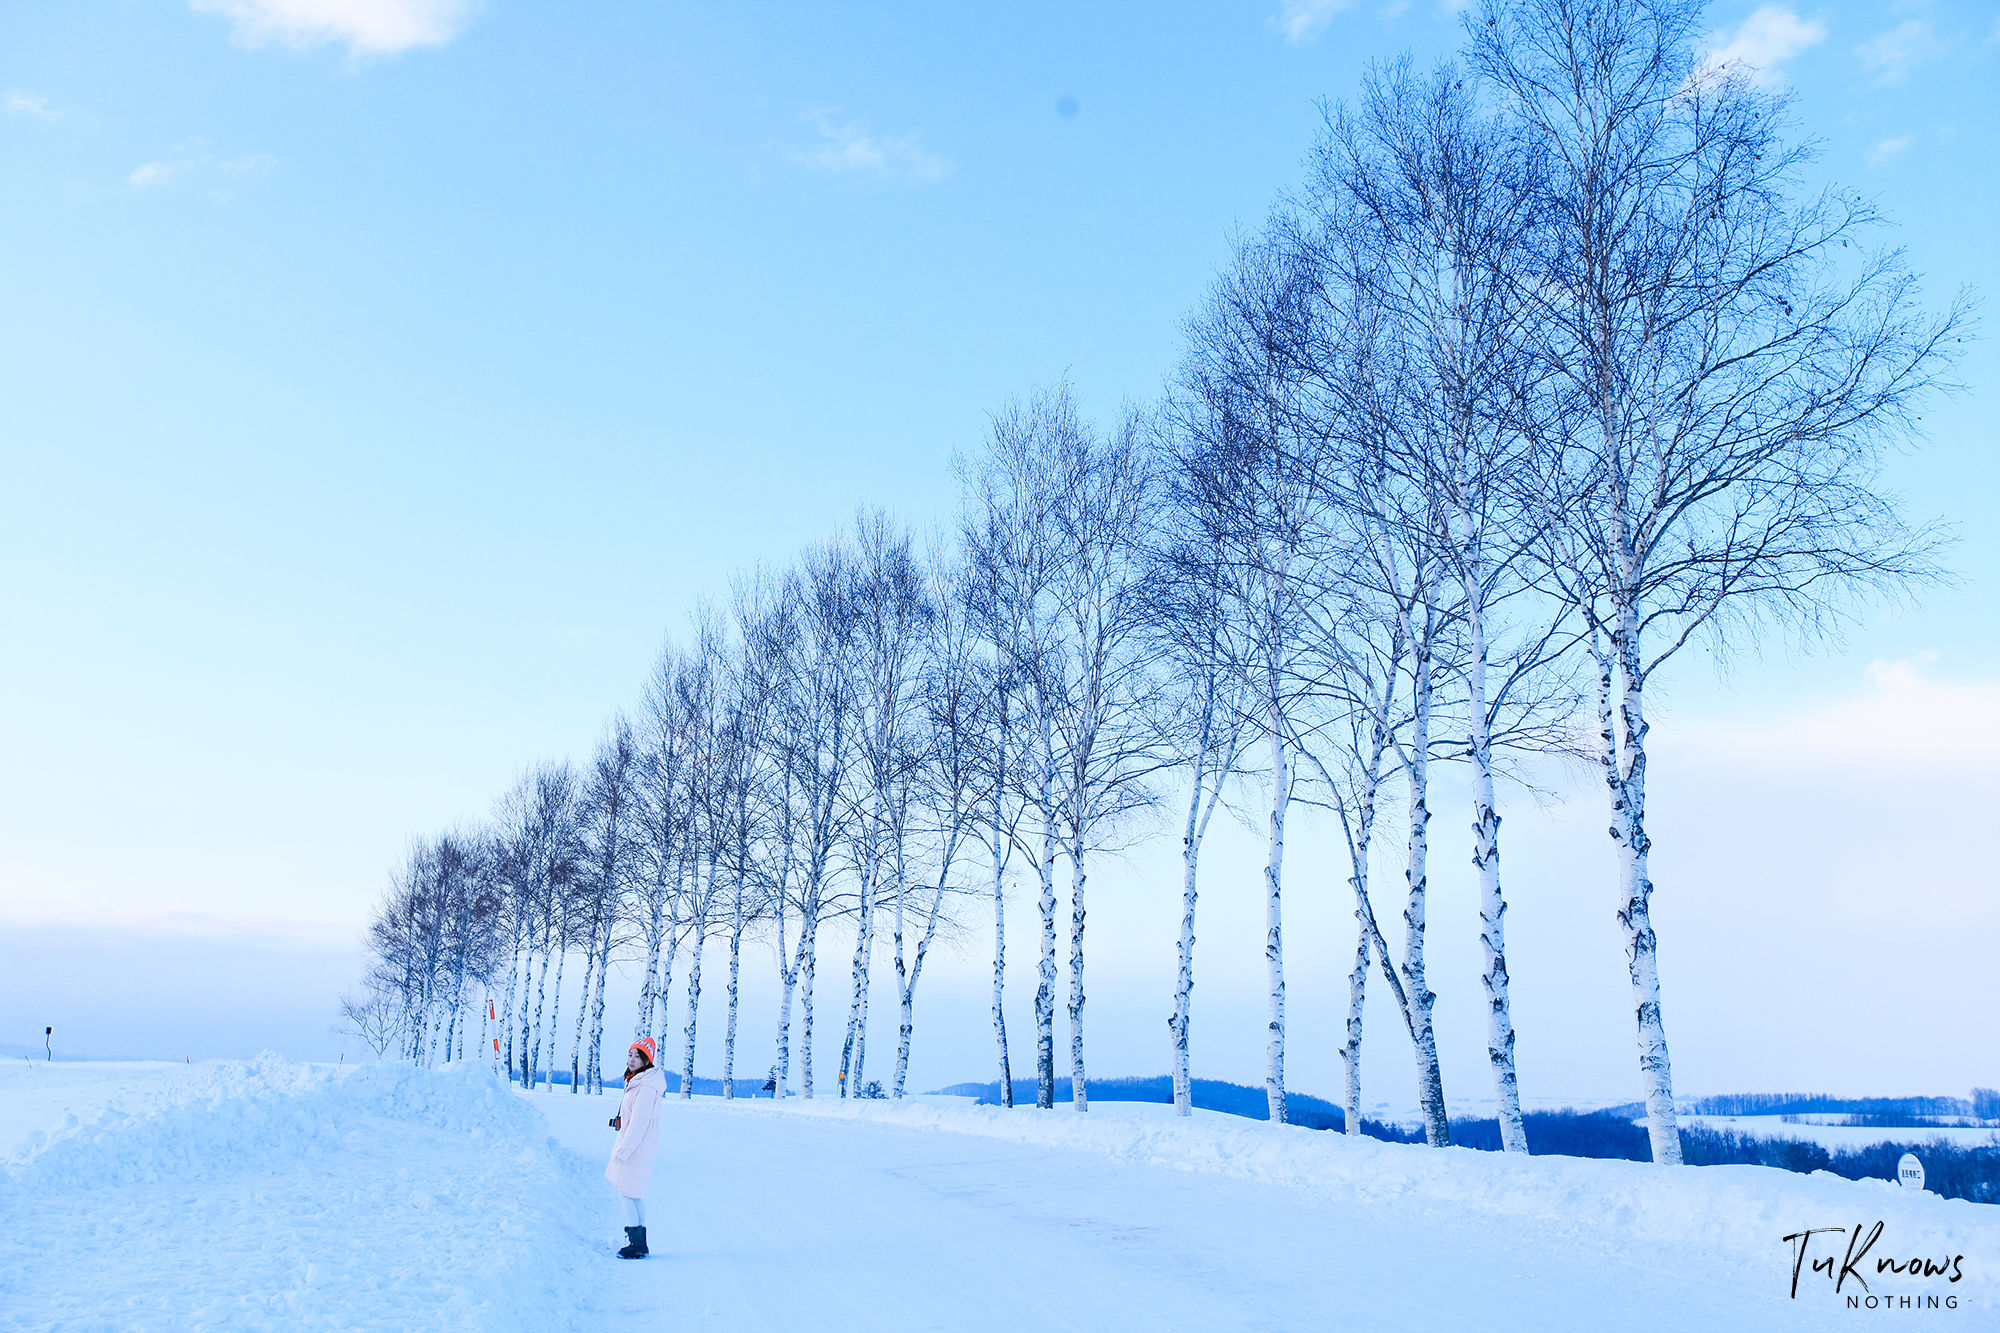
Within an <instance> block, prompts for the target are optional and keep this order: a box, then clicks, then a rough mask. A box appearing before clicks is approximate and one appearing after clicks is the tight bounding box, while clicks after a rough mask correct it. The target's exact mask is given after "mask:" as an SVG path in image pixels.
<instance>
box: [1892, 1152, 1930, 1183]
mask: <svg viewBox="0 0 2000 1333" xmlns="http://www.w3.org/2000/svg"><path fill="white" fill-rule="evenodd" d="M1896 1179H1897V1180H1899V1181H1901V1182H1902V1185H1903V1188H1904V1189H1906V1190H1921V1189H1922V1188H1923V1187H1924V1164H1923V1163H1922V1162H1919V1161H1918V1160H1917V1155H1916V1154H1915V1153H1913V1152H1906V1153H1904V1154H1903V1160H1902V1161H1900V1162H1898V1163H1896Z"/></svg>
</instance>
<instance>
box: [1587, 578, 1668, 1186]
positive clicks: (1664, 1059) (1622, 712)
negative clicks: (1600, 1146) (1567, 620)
mask: <svg viewBox="0 0 2000 1333" xmlns="http://www.w3.org/2000/svg"><path fill="white" fill-rule="evenodd" d="M1638 638H1639V624H1638V616H1637V615H1636V614H1635V613H1634V612H1633V610H1632V609H1631V608H1630V607H1626V608H1624V609H1623V611H1622V614H1621V616H1620V623H1619V635H1618V638H1617V640H1616V641H1615V647H1616V651H1617V667H1618V683H1619V700H1618V716H1617V723H1618V727H1617V731H1616V732H1615V733H1614V732H1613V731H1612V727H1611V723H1612V718H1611V716H1610V713H1611V708H1610V683H1611V682H1610V680H1609V672H1610V663H1609V661H1608V660H1607V661H1606V663H1605V665H1604V666H1603V667H1602V668H1601V669H1600V672H1599V687H1598V699H1599V704H1598V713H1599V718H1600V721H1601V723H1602V725H1603V731H1602V747H1603V760H1604V769H1605V774H1606V783H1607V786H1608V787H1609V788H1610V792H1611V816H1612V824H1611V840H1612V842H1613V843H1614V844H1616V846H1617V849H1618V896H1619V899H1620V903H1619V907H1618V924H1619V926H1620V927H1621V928H1622V929H1623V931H1624V933H1625V964H1626V969H1627V972H1628V973H1629V975H1630V977H1631V980H1632V999H1633V1006H1634V1009H1635V1011H1636V1012H1635V1017H1636V1019H1637V1025H1638V1037H1639V1077H1640V1080H1641V1083H1642V1085H1643V1087H1644V1090H1645V1098H1646V1132H1647V1136H1648V1137H1649V1138H1650V1140H1651V1141H1652V1146H1653V1160H1654V1161H1655V1162H1658V1163H1660V1164H1662V1165H1666V1166H1679V1165H1680V1164H1681V1139H1680V1129H1679V1126H1678V1125H1677V1124H1676V1121H1675V1115H1674V1082H1673V1066H1672V1062H1671V1061H1670V1060H1669V1059H1668V1056H1667V1031H1666V1026H1665V1024H1664V1022H1663V1021H1662V1019H1661V1016H1660V969H1659V947H1660V945H1659V940H1658V939H1657V938H1656V937H1655V936H1654V934H1653V921H1652V906H1651V905H1652V897H1653V882H1652V880H1651V879H1650V878H1648V876H1647V873H1646V860H1647V854H1648V853H1649V852H1650V851H1651V850H1652V843H1651V841H1650V840H1649V839H1648V838H1647V837H1646V731H1647V727H1648V724H1647V722H1646V714H1645V707H1644V704H1645V700H1644V698H1643V696H1642V691H1643V689H1644V687H1645V682H1644V678H1643V676H1642V675H1641V673H1640V670H1639V663H1638Z"/></svg>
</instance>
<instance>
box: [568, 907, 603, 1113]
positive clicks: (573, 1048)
mask: <svg viewBox="0 0 2000 1333" xmlns="http://www.w3.org/2000/svg"><path fill="white" fill-rule="evenodd" d="M596 937H597V932H596V931H592V932H591V943H592V944H595V943H596V942H597V939H596ZM596 972H597V950H596V949H594V948H592V949H586V950H585V951H584V955H583V994H582V996H581V997H580V998H579V999H578V1000H577V1002H576V1033H575V1035H574V1036H572V1037H571V1038H570V1043H569V1093H570V1096H572V1097H576V1096H580V1095H581V1094H582V1092H583V1027H584V1024H585V1023H586V1022H587V1021H588V1020H589V1018H590V983H591V982H592V981H593V980H595V974H596Z"/></svg>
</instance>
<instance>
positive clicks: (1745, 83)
mask: <svg viewBox="0 0 2000 1333" xmlns="http://www.w3.org/2000/svg"><path fill="white" fill-rule="evenodd" d="M1701 11H1702V5H1701V4H1700V3H1698V2H1697V0H1649V2H1647V3H1637V2H1635V0H1486V3H1485V4H1484V5H1483V7H1482V8H1481V10H1480V11H1479V13H1478V14H1477V15H1469V16H1468V19H1467V25H1468V27H1469V29H1470V31H1471V37H1472V42H1471V60H1472V63H1473V66H1474V68H1475V69H1476V70H1477V71H1478V72H1479V73H1480V74H1481V75H1482V76H1483V77H1484V78H1485V79H1486V81H1487V82H1488V84H1489V85H1490V86H1491V87H1492V88H1493V90H1494V91H1495V93H1496V94H1497V96H1498V97H1499V99H1500V100H1501V102H1502V104H1503V106H1504V108H1505V111H1506V113H1507V114H1508V115H1509V117H1511V119H1512V123H1513V124H1515V125H1516V126H1518V128H1519V131H1520V136H1519V140H1520V142H1521V143H1522V144H1523V145H1532V147H1531V148H1530V147H1525V146H1524V147H1523V148H1522V149H1521V150H1520V151H1523V152H1529V151H1533V152H1536V153H1539V154H1541V155H1542V156H1543V166H1542V172H1543V178H1544V181H1545V188H1544V189H1543V191H1542V197H1541V199H1540V207H1541V209H1542V212H1543V215H1544V218H1545V226H1544V228H1543V230H1542V232H1541V234H1540V236H1539V237H1538V239H1537V243H1536V245H1535V247H1534V253H1535V254H1536V255H1538V256H1539V257H1540V259H1541V264H1540V267H1539V269H1538V271H1537V272H1536V273H1535V274H1534V275H1533V280H1532V281H1531V282H1529V283H1527V284H1524V287H1525V290H1527V291H1528V292H1530V293H1531V294H1532V295H1533V296H1534V297H1535V298H1536V299H1535V304H1534V307H1533V308H1532V309H1531V310H1530V312H1529V315H1528V323H1529V326H1530V327H1531V328H1533V329H1534V330H1536V332H1537V334H1538V339H1537V350H1538V351H1539V352H1540V360H1541V364H1542V366H1543V368H1544V374H1545V377H1546V384H1545V385H1544V386H1543V387H1542V390H1541V391H1540V392H1538V393H1536V394H1535V395H1533V396H1532V398H1531V399H1530V402H1529V404H1528V405H1527V406H1526V407H1524V409H1523V413H1522V417H1521V419H1520V420H1519V421H1518V422H1517V423H1516V424H1517V425H1519V426H1520V427H1521V428H1522V429H1524V430H1526V431H1528V433H1529V434H1530V437H1531V445H1532V450H1531V454H1530V458H1531V467H1530V469H1529V473H1528V475H1527V476H1526V477H1525V478H1524V480H1525V483H1526V485H1527V486H1528V488H1529V489H1530V492H1531V494H1533V495H1535V496H1536V497H1538V499H1539V501H1540V503H1542V504H1543V505H1544V506H1545V509H1546V511H1547V515H1548V522H1547V523H1546V524H1545V525H1544V530H1545V531H1546V532H1547V534H1548V543H1547V550H1546V560H1547V564H1548V566H1549V568H1550V570H1551V573H1552V575H1553V576H1554V577H1555V578H1556V579H1557V580H1559V581H1560V583H1561V586H1562V592H1563V595H1564V596H1565V597H1566V598H1567V599H1568V600H1569V601H1570V602H1571V603H1572V604H1573V605H1574V606H1575V607H1576V608H1577V610H1578V612H1579V614H1580V615H1581V616H1582V617H1583V619H1584V621H1585V624H1586V629H1587V630H1588V633H1589V638H1588V640H1587V646H1588V648H1589V651H1590V655H1591V660H1592V664H1593V666H1594V667H1595V668H1596V676H1597V694H1598V708H1597V712H1598V723H1599V731H1600V746H1599V753H1600V767H1601V770H1602V773H1603V777H1604V784H1605V789H1606V792H1607V794H1608V795H1609V798H1610V802H1611V813H1612V825H1611V838H1612V842H1613V845H1614V847H1615V848H1616V851H1617V856H1618V866H1619V870H1618V888H1617V903H1618V908H1617V916H1618V922H1619V927H1620V929H1621V931H1622V933H1623V936H1624V940H1625V953H1626V963H1627V970H1628V973H1629V976H1630V979H1631V984H1632V994H1633V1007H1634V1013H1635V1020H1636V1027H1637V1036H1638V1047H1639V1068H1640V1077H1641V1083H1642V1086H1643V1090H1644V1096H1645V1101H1646V1108H1647V1124H1648V1129H1649V1133H1650V1136H1651V1140H1652V1148H1653V1160H1654V1161H1656V1162H1661V1163H1678V1162H1679V1161H1680V1160H1681V1156H1680V1139H1679V1135H1678V1132H1677V1129H1676V1124H1675V1115H1674V1103H1673V1077H1672V1068H1671V1062H1670V1059H1669V1056H1668V1052H1667V1039H1666V1027H1665V1023H1664V1020H1663V1018H1662V1012H1661V996H1660V979H1659V965H1658V952H1659V941H1658V938H1657V936H1656V934H1655V932H1654V929H1653V924H1652V915H1651V899H1652V892H1653V884H1652V880H1651V877H1650V872H1649V857H1650V853H1651V848H1652V842H1651V837H1650V834H1649V830H1648V825H1647V822H1646V798H1647V783H1646V779H1647V775H1648V771H1647V759H1648V752H1647V749H1646V734H1647V730H1648V727H1649V723H1648V721H1647V717H1646V711H1645V687H1646V684H1647V682H1648V681H1649V680H1650V679H1651V677H1652V675H1653V673H1654V672H1655V671H1657V670H1658V669H1659V667H1660V666H1661V665H1662V664H1663V663H1664V662H1665V661H1666V660H1667V659H1668V658H1670V657H1671V656H1673V654H1674V653H1675V652H1676V651H1678V650H1679V649H1680V648H1681V647H1682V646H1684V645H1685V644H1687V643H1688V642H1690V641H1691V640H1692V639H1693V638H1694V637H1695V636H1696V635H1697V634H1707V635H1709V636H1711V638H1713V636H1715V635H1717V634H1719V633H1720V632H1721V631H1723V630H1724V629H1725V628H1726V627H1727V626H1728V625H1729V624H1730V623H1731V622H1732V621H1734V622H1737V623H1741V622H1742V621H1743V620H1745V619H1747V618H1749V617H1753V616H1757V615H1760V614H1770V615H1777V616H1781V617H1783V618H1786V619H1787V620H1789V621H1790V622H1791V623H1792V624H1793V625H1794V626H1796V627H1799V628H1800V629H1802V630H1803V631H1805V632H1808V633H1811V632H1815V631H1819V630H1821V629H1823V628H1826V627H1828V626H1829V625H1830V624H1832V623H1834V622H1835V620H1836V619H1837V615H1838V613H1839V611H1840V610H1841V609H1842V607H1843V606H1844V605H1849V604H1851V600H1850V599H1852V598H1855V597H1857V596H1861V595H1866V594H1869V593H1879V592H1894V591H1896V590H1898V589H1899V588H1901V587H1903V586H1905V585H1907V584H1908V583H1909V582H1911V581H1912V580H1920V579H1923V578H1925V577H1926V576H1928V575H1929V574H1930V573H1931V572H1932V570H1933V568H1934V566H1933V563H1932V551H1933V549H1934V545H1935V543H1934V541H1933V539H1932V537H1931V535H1930V534H1929V533H1926V532H1921V531H1919V532H1912V531H1911V530H1910V529H1909V528H1908V527H1907V526H1906V525H1905V523H1904V522H1903V521H1902V518H1901V516H1900V514H1899V513H1898V511H1897V508H1896V505H1895V502H1894V500H1893V498H1891V497H1889V496H1887V495H1886V494H1884V492H1883V491H1882V490H1881V488H1880V487H1879V486H1877V485H1875V484H1874V483H1875V478H1876V473H1877V466H1878V460H1879V457H1880V454H1881V451H1882V449H1883V447H1884V446H1885V445H1887V444H1888V443H1890V442H1892V441H1897V440H1902V439H1907V438H1910V437H1911V436H1912V435H1913V433H1914V423H1915V413H1916V410H1917V408H1918V405H1919V403H1920V402H1921V400H1922V399H1923V398H1924V397H1925V395H1926V391H1927V390H1930V389H1932V388H1935V387H1937V386H1938V384H1939V377H1940V375H1941V374H1942V373H1944V371H1945V368H1946V366H1947V364H1948V356H1947V351H1948V349H1949V347H1950V346H1951V344H1952V340H1953V338H1954V336H1955V334H1956V331H1957V330H1958V329H1959V327H1960V326H1961V323H1962V320H1963V315H1962V310H1961V308H1960V307H1958V306H1954V307H1952V308H1951V309H1949V310H1948V311H1947V312H1946V313H1944V314H1943V315H1941V316H1935V317H1933V316H1927V315H1925V314H1923V313H1921V312H1920V311H1919V310H1918V308H1917V306H1916V304H1915V302H1916V283H1915V279H1914V277H1913V276H1912V275H1911V274H1910V273H1909V271H1908V270H1907V268H1906V266H1905V265H1904V263H1903V261H1902V258H1901V256H1900V254H1898V253H1896V252H1893V251H1887V252H1885V251H1880V250H1874V251H1871V250H1869V249H1868V248H1867V247H1866V246H1865V244H1863V242H1865V239H1866V235H1867V232H1868V230H1869V228H1870V227H1871V225H1872V224H1874V223H1875V222H1876V221H1877V220H1878V219H1877V217H1876V215H1875V213H1874V210H1873V209H1872V207H1871V206H1870V205H1868V204H1867V203H1866V202H1865V201H1863V200H1861V199H1859V198H1858V197H1855V196H1852V195H1848V194H1845V193H1842V192H1840V191H1837V190H1831V189H1829V190H1825V191H1822V192H1821V193H1819V194H1817V195H1811V196H1806V197H1803V198H1800V197H1798V196H1799V193H1800V176H1801V174H1802V171H1803V169H1804V168H1805V166H1806V164H1807V163H1808V162H1809V161H1810V160H1811V158H1812V155H1813V150H1812V148H1811V146H1810V145H1806V146H1799V145H1793V144H1788V143H1786V142H1785V140H1784V130H1785V113H1786V100H1785V98H1784V97H1782V96H1780V95H1775V94H1770V93H1765V92H1760V91H1758V90H1757V89H1756V88H1755V87H1753V86H1752V85H1751V83H1750V82H1749V80H1748V78H1747V76H1746V74H1745V73H1744V72H1743V71H1742V70H1739V69H1733V68H1729V67H1723V68H1715V67H1711V66H1705V65H1703V64H1701V63H1699V59H1700V58H1699V55H1698V52H1697V49H1696V42H1697V39H1698V38H1699V36H1700V34H1701V27H1700V22H1701Z"/></svg>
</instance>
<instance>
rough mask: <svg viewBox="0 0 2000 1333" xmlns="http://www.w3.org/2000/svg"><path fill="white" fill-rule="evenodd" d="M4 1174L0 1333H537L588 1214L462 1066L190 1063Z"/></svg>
mask: <svg viewBox="0 0 2000 1333" xmlns="http://www.w3.org/2000/svg"><path fill="white" fill-rule="evenodd" d="M4 1165H5V1171H4V1173H0V1218H4V1226H0V1328H4V1329H41V1328H49V1327H60V1328H65V1329H72V1328H74V1329H85V1328H120V1329H127V1328H162V1329H164V1328H174V1329H190V1328H199V1327H204V1326H206V1327H215V1326H224V1327H229V1328H286V1329H296V1328H341V1327H347V1328H351V1327H370V1326H382V1327H418V1326H421V1327H431V1328H468V1329H471V1328H477V1329H511V1328H523V1329H526V1328H547V1327H549V1326H551V1323H552V1322H555V1323H560V1322H561V1314H560V1312H561V1311H562V1310H563V1309H564V1308H565V1302H566V1300H567V1299H568V1296H567V1293H569V1292H570V1291H571V1290H572V1289H573V1283H572V1282H571V1280H570V1272H569V1270H570V1269H571V1267H573V1265H574V1264H575V1263H577V1262H579V1261H580V1260H581V1259H582V1257H583V1255H584V1252H585V1242H584V1230H585V1228H586V1227H588V1226H589V1224H590V1222H591V1220H592V1219H593V1218H594V1215H595V1212H596V1211H597V1210H598V1208H599V1204H600V1203H601V1201H600V1200H599V1199H597V1197H596V1194H597V1193H599V1192H601V1191H593V1190H592V1189H591V1187H590V1186H591V1177H592V1176H594V1175H595V1172H594V1170H592V1169H591V1168H590V1166H589V1164H587V1163H585V1162H583V1161H582V1159H580V1158H578V1157H577V1156H576V1155H575V1154H574V1153H571V1152H570V1151H568V1150H567V1149H564V1148H562V1147H560V1146H559V1145H557V1144H556V1143H555V1142H553V1141H552V1140H551V1139H550V1138H549V1136H548V1124H547V1122H546V1120H545V1119H544V1118H543V1117H542V1115H541V1114H540V1113H539V1112H538V1111H536V1110H535V1109H534V1108H533V1107H531V1106H528V1105H526V1104H524V1103H523V1102H522V1100H521V1099H520V1098H518V1097H516V1096H514V1095H513V1094H512V1093H511V1092H509V1091H508V1088H507V1085H506V1084H505V1083H504V1082H502V1081H500V1080H497V1079H496V1078H495V1077H494V1076H493V1075H492V1073H491V1072H490V1071H488V1070H486V1069H484V1068H482V1067H477V1066H463V1067H460V1068H456V1069H447V1070H443V1071H431V1070H422V1069H415V1068H411V1067H408V1066H397V1065H386V1066H364V1067H359V1068H353V1067H350V1068H348V1069H346V1070H331V1069H326V1068H324V1067H315V1066H309V1065H297V1064H290V1063H287V1062H286V1061H283V1060H280V1059H278V1058H277V1057H275V1056H268V1055H267V1056H263V1057H260V1058H258V1059H256V1060H252V1061H248V1062H229V1063H217V1064H210V1065H203V1066H198V1067H196V1068H195V1069H194V1070H191V1071H190V1072H189V1074H188V1075H187V1076H185V1077H184V1078H182V1079H179V1080H177V1081H176V1082H175V1083H174V1084H173V1085H170V1086H169V1087H168V1088H166V1089H165V1090H161V1089H159V1088H158V1087H157V1085H155V1086H153V1087H150V1088H148V1089H147V1090H146V1095H143V1099H140V1100H136V1101H135V1100H134V1099H133V1098H127V1099H125V1104H123V1105H113V1106H110V1107H107V1108H105V1109H102V1110H100V1111H99V1112H97V1113H96V1114H95V1115H93V1116H92V1117H91V1118H89V1119H88V1120H83V1119H79V1118H78V1117H77V1116H75V1115H69V1116H67V1117H65V1120H64V1122H63V1123H62V1124H61V1125H60V1126H59V1127H57V1128H56V1129H55V1130H54V1131H53V1132H52V1133H51V1132H42V1131H38V1132H35V1133H32V1134H30V1135H28V1136H27V1138H26V1139H25V1140H24V1141H23V1142H22V1143H21V1144H20V1145H19V1146H18V1147H17V1148H16V1149H15V1150H14V1152H13V1153H12V1154H11V1155H10V1156H9V1157H8V1158H7V1159H6V1161H5V1164H4Z"/></svg>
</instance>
